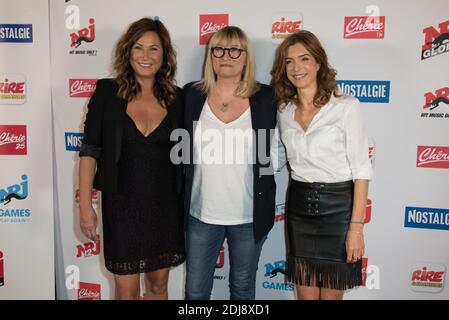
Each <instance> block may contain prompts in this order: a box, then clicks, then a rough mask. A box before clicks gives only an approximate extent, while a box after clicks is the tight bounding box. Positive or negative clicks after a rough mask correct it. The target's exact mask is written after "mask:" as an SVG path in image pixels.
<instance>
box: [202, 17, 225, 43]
mask: <svg viewBox="0 0 449 320" xmlns="http://www.w3.org/2000/svg"><path fill="white" fill-rule="evenodd" d="M228 25H229V14H227V13H226V14H201V15H200V44H208V43H209V39H210V38H211V37H212V35H213V34H214V33H215V32H217V31H218V30H220V29H222V28H224V27H226V26H228Z"/></svg>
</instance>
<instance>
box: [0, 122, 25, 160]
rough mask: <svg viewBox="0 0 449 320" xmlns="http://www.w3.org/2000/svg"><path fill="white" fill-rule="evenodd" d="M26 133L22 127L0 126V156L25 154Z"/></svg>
mask: <svg viewBox="0 0 449 320" xmlns="http://www.w3.org/2000/svg"><path fill="white" fill-rule="evenodd" d="M26 132H27V129H26V126H24V125H4V126H1V125H0V154H3V155H5V154H11V155H12V154H19V155H24V154H27V134H26Z"/></svg>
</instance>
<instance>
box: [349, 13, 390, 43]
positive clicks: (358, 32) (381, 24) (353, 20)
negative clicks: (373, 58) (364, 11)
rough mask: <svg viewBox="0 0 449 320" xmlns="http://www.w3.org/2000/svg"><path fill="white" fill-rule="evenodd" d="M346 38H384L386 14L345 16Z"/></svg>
mask: <svg viewBox="0 0 449 320" xmlns="http://www.w3.org/2000/svg"><path fill="white" fill-rule="evenodd" d="M344 28H345V29H344V38H345V39H383V38H384V34H385V16H352V17H345V25H344Z"/></svg>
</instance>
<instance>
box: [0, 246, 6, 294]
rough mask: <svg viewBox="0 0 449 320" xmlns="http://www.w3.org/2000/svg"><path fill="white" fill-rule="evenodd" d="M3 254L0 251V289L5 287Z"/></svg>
mask: <svg viewBox="0 0 449 320" xmlns="http://www.w3.org/2000/svg"><path fill="white" fill-rule="evenodd" d="M3 257H4V256H3V252H1V251H0V287H1V286H4V285H5V267H4V258H3Z"/></svg>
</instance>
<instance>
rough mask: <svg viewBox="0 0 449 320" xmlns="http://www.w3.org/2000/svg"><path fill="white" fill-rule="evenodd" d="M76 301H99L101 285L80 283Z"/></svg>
mask: <svg viewBox="0 0 449 320" xmlns="http://www.w3.org/2000/svg"><path fill="white" fill-rule="evenodd" d="M78 300H101V285H100V284H97V283H88V282H80V288H79V289H78Z"/></svg>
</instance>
